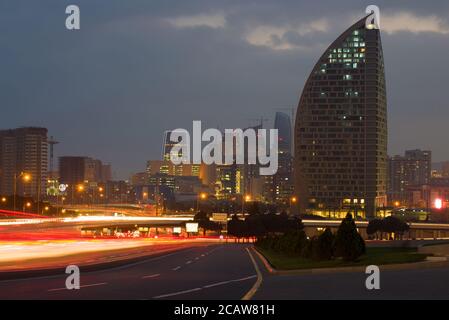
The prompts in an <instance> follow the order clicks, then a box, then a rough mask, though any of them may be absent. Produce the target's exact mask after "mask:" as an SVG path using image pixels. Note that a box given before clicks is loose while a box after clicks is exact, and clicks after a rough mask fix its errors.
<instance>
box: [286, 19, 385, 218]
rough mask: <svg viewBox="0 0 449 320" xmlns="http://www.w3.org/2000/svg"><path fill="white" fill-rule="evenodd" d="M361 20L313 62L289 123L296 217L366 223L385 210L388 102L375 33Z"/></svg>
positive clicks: (374, 30) (371, 26)
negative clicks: (357, 218)
mask: <svg viewBox="0 0 449 320" xmlns="http://www.w3.org/2000/svg"><path fill="white" fill-rule="evenodd" d="M370 20H371V17H370V18H363V19H361V20H359V21H358V22H356V23H355V24H354V25H352V26H351V27H350V28H349V29H347V30H346V31H345V32H343V34H341V35H340V36H339V37H338V38H337V39H336V40H335V41H334V42H333V43H332V44H331V45H330V46H329V47H328V49H326V51H325V52H324V53H323V55H322V56H321V57H320V58H319V60H318V62H317V63H316V64H315V66H314V68H313V70H312V72H311V74H310V76H309V78H308V79H307V81H306V84H305V86H304V89H303V92H302V95H301V98H300V101H299V105H298V111H297V114H296V124H295V163H294V167H295V189H296V191H295V192H296V193H297V195H298V200H299V205H300V211H301V213H305V212H309V213H315V214H320V215H329V216H332V215H335V216H337V215H339V216H341V215H344V214H345V213H346V212H348V211H353V213H356V214H359V215H366V216H367V217H373V216H375V214H376V208H380V207H383V206H384V205H386V164H387V102H386V89H385V74H384V59H383V53H382V44H381V37H380V31H379V29H378V27H377V25H376V24H373V23H371V21H370Z"/></svg>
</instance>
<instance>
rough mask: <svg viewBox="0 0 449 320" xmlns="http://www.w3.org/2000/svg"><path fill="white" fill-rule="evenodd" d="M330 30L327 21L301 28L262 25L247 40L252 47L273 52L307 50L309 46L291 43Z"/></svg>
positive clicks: (247, 34) (314, 22) (250, 32)
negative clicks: (260, 47)
mask: <svg viewBox="0 0 449 320" xmlns="http://www.w3.org/2000/svg"><path fill="white" fill-rule="evenodd" d="M328 30H329V23H328V21H327V20H325V19H318V20H314V21H312V22H310V23H308V24H303V25H300V26H299V27H298V26H292V25H287V26H282V27H279V26H272V25H260V26H257V27H255V28H253V29H251V30H250V31H249V32H247V33H246V36H245V39H246V41H247V42H248V43H249V44H251V45H254V46H264V47H268V48H271V49H273V50H291V49H307V46H303V45H301V44H300V43H299V42H297V41H291V39H294V38H300V37H304V36H307V35H309V34H314V33H320V32H326V31H328Z"/></svg>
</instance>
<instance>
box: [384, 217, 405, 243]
mask: <svg viewBox="0 0 449 320" xmlns="http://www.w3.org/2000/svg"><path fill="white" fill-rule="evenodd" d="M409 229H410V227H409V225H408V224H407V223H406V222H404V221H402V220H401V219H399V218H397V217H394V216H390V217H386V218H385V219H383V221H382V231H383V232H386V233H388V234H389V237H391V234H392V233H394V234H395V236H394V238H396V235H399V237H398V238H402V237H403V235H404V233H405V232H406V231H408V230H409Z"/></svg>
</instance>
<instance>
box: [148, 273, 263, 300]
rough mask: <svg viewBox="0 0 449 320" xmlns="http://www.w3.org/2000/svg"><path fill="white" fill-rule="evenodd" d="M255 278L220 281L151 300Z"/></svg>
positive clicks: (254, 276)
mask: <svg viewBox="0 0 449 320" xmlns="http://www.w3.org/2000/svg"><path fill="white" fill-rule="evenodd" d="M256 277H257V275H256V274H254V275H252V276H248V277H245V278H240V279H233V280H228V281H222V282H216V283H212V284H208V285H205V286H203V287H201V288H195V289H190V290H184V291H178V292H173V293H167V294H162V295H160V296H155V297H153V299H160V298H167V297H173V296H179V295H181V294H186V293H190V292H196V291H200V290H203V289H209V288H213V287H218V286H221V285H225V284H229V283H233V282H241V281H246V280H250V279H254V278H256Z"/></svg>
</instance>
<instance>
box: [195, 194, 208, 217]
mask: <svg viewBox="0 0 449 320" xmlns="http://www.w3.org/2000/svg"><path fill="white" fill-rule="evenodd" d="M206 198H207V194H206V193H204V192H201V193H200V194H199V195H198V197H197V198H196V212H197V213H198V212H199V211H200V200H205V199H206Z"/></svg>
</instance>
